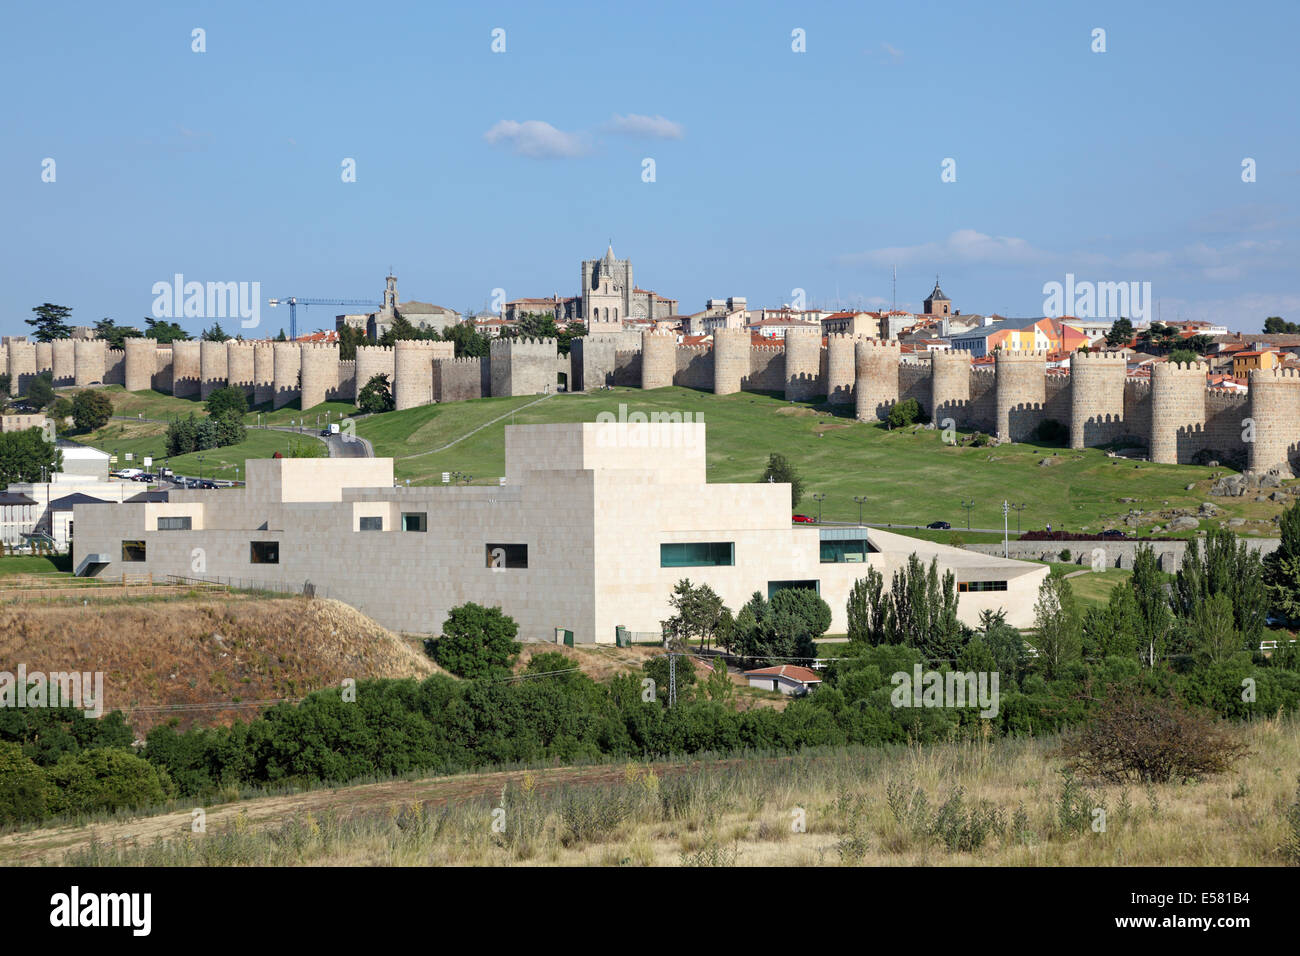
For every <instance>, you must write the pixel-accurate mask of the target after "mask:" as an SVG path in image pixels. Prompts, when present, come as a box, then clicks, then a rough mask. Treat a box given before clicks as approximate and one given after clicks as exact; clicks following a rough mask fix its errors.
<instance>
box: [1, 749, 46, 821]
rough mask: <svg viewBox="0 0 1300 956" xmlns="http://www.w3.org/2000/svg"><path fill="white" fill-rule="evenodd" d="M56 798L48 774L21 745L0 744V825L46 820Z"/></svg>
mask: <svg viewBox="0 0 1300 956" xmlns="http://www.w3.org/2000/svg"><path fill="white" fill-rule="evenodd" d="M54 796H55V794H54V787H53V785H51V783H50V780H49V778H48V777H47V776H46V774H45V771H44V770H42V769H41V768H40V767H38V766H37V765H36V764H35V763H34V762H33V761H32V760H31V758H29V757H27V756H25V755H24V754H23V750H22V748H21V747H20V746H18V744H16V743H10V742H8V741H5V742H0V823H26V822H34V821H39V820H44V819H45V818H46V817H47V816H49V813H50V801H51V799H53V797H54Z"/></svg>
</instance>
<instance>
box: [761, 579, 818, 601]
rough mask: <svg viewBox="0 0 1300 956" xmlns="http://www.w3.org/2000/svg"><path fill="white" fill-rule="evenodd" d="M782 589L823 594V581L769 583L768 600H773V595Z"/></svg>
mask: <svg viewBox="0 0 1300 956" xmlns="http://www.w3.org/2000/svg"><path fill="white" fill-rule="evenodd" d="M782 588H803V589H804V590H806V591H816V592H817V593H818V594H821V593H822V583H821V581H768V582H767V599H768V600H769V601H770V600H772V595H773V594H775V593H776V592H777V591H780V590H781V589H782Z"/></svg>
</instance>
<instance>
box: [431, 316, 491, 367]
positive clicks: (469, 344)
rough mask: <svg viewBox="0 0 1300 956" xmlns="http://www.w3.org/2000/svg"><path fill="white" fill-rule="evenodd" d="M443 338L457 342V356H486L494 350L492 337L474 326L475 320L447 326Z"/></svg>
mask: <svg viewBox="0 0 1300 956" xmlns="http://www.w3.org/2000/svg"><path fill="white" fill-rule="evenodd" d="M442 340H443V341H444V342H455V343H456V358H486V357H487V356H488V355H490V354H491V352H492V339H491V338H490V337H489V336H486V335H484V334H483V333H481V332H480V331H479V330H478V329H476V328H474V323H473V322H457V323H456V324H455V325H449V326H447V327H446V328H445V329H443V330H442Z"/></svg>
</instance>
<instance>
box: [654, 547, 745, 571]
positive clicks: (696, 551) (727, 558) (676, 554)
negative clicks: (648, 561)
mask: <svg viewBox="0 0 1300 956" xmlns="http://www.w3.org/2000/svg"><path fill="white" fill-rule="evenodd" d="M735 563H736V545H735V542H732V541H686V542H676V541H674V542H671V543H667V544H661V545H659V567H661V568H717V567H731V566H732V565H734V564H735Z"/></svg>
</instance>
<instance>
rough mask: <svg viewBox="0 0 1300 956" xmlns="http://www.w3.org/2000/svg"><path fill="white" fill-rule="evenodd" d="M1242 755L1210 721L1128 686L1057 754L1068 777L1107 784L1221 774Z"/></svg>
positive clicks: (1240, 746)
mask: <svg viewBox="0 0 1300 956" xmlns="http://www.w3.org/2000/svg"><path fill="white" fill-rule="evenodd" d="M1246 752H1247V748H1246V745H1245V744H1243V743H1240V742H1239V741H1238V740H1237V739H1236V738H1235V737H1233V736H1232V735H1231V734H1230V733H1229V732H1228V731H1227V730H1226V729H1225V728H1224V727H1223V725H1222V724H1221V723H1220V722H1219V721H1217V720H1216V719H1214V718H1212V717H1210V716H1207V715H1204V714H1201V713H1199V712H1197V711H1193V710H1189V709H1187V708H1186V707H1184V706H1183V705H1182V704H1181V703H1180V702H1178V701H1177V700H1176V699H1162V698H1158V697H1155V696H1152V695H1150V694H1146V693H1143V692H1142V691H1140V690H1138V689H1137V688H1135V687H1131V686H1130V687H1125V688H1123V689H1120V690H1114V691H1112V692H1111V693H1110V694H1109V695H1108V696H1107V699H1106V702H1105V703H1104V704H1103V705H1102V707H1101V709H1100V710H1099V711H1098V713H1097V714H1096V715H1095V716H1094V717H1093V719H1092V720H1090V721H1089V722H1088V723H1087V724H1085V725H1084V726H1083V727H1082V728H1080V729H1079V730H1076V731H1075V732H1074V733H1072V734H1071V735H1069V736H1068V737H1067V738H1066V739H1065V742H1064V743H1063V744H1062V745H1061V748H1060V751H1059V753H1060V756H1062V757H1064V759H1065V763H1066V768H1067V770H1069V771H1070V772H1071V773H1078V774H1081V775H1083V776H1086V777H1092V778H1097V779H1100V780H1104V781H1106V782H1108V783H1122V782H1125V781H1129V780H1136V781H1139V782H1142V783H1167V782H1169V781H1171V780H1174V781H1183V780H1189V779H1192V778H1195V777H1202V776H1207V775H1210V774H1217V773H1226V772H1228V771H1230V770H1231V769H1232V768H1233V765H1234V764H1236V762H1237V761H1238V760H1239V759H1241V758H1242V757H1243V756H1245V754H1246Z"/></svg>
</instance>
